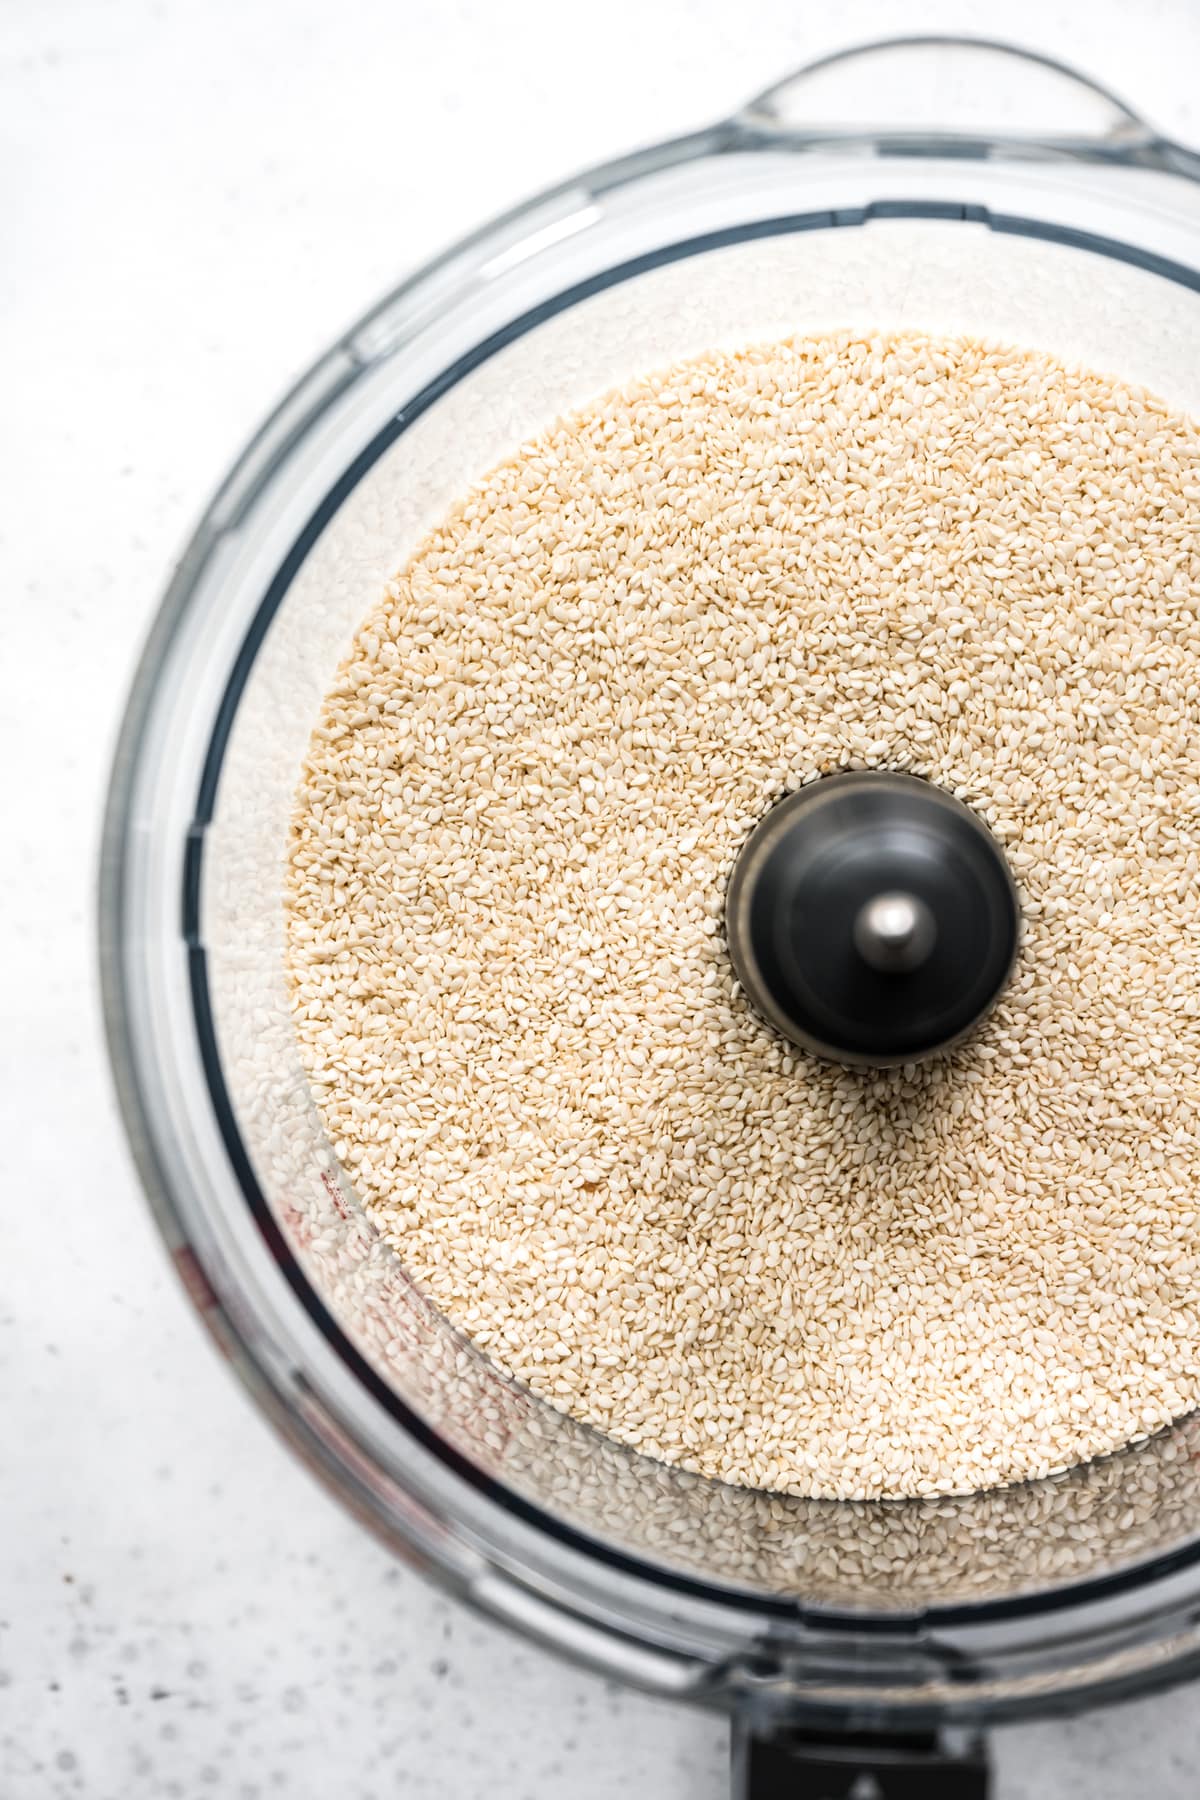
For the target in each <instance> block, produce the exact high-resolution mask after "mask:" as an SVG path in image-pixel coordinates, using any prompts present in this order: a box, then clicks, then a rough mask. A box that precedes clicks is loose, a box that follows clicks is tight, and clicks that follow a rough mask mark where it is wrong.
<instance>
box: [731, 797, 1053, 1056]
mask: <svg viewBox="0 0 1200 1800" xmlns="http://www.w3.org/2000/svg"><path fill="white" fill-rule="evenodd" d="M1018 927H1019V912H1018V907H1017V895H1016V889H1015V887H1014V885H1013V880H1012V876H1011V874H1010V873H1009V868H1008V864H1007V862H1006V861H1005V859H1004V853H1003V851H1002V850H1001V848H1000V846H999V844H998V843H997V842H996V840H995V838H994V837H993V836H992V834H991V832H990V831H989V830H988V829H987V826H986V825H985V824H984V823H983V821H982V820H981V819H980V818H978V817H977V816H976V814H975V813H973V812H972V811H971V809H970V808H969V807H967V806H964V805H963V803H962V801H961V800H957V799H955V798H954V796H953V795H952V794H948V793H946V792H944V790H942V789H941V788H938V787H935V786H934V785H933V784H932V783H931V782H928V781H922V780H920V779H919V778H918V777H917V776H914V775H901V774H895V773H892V772H889V771H884V770H864V771H854V772H851V773H848V774H843V775H830V776H826V777H825V778H824V779H823V780H821V781H816V782H813V783H812V784H811V785H810V786H808V787H804V788H800V789H798V790H797V792H796V793H794V794H789V795H788V797H787V799H786V800H783V801H781V802H780V803H779V805H778V806H776V807H775V808H774V809H773V810H772V811H771V812H770V813H768V814H767V816H766V817H765V818H764V819H763V820H762V822H761V823H760V824H759V825H758V826H756V827H755V829H754V831H753V832H752V833H751V835H750V837H749V838H748V839H747V841H746V844H745V846H744V847H743V849H742V852H741V855H740V856H739V857H738V860H737V863H736V864H735V866H734V870H733V873H732V875H731V877H730V882H729V892H728V895H727V898H726V905H725V931H726V938H727V941H728V944H729V953H730V957H731V958H732V961H733V965H734V968H735V970H736V972H737V975H738V978H739V980H740V981H741V983H742V986H743V987H744V989H745V991H746V995H747V998H748V999H749V1001H750V1003H751V1005H752V1006H754V1007H755V1008H756V1010H757V1011H758V1012H760V1013H761V1014H762V1016H763V1018H765V1019H766V1020H768V1021H769V1023H771V1024H772V1025H774V1026H775V1027H776V1028H777V1030H779V1031H781V1032H782V1033H783V1034H784V1036H785V1037H788V1038H790V1039H791V1040H792V1042H793V1043H796V1044H799V1045H800V1046H801V1047H802V1048H803V1049H805V1050H808V1051H811V1052H812V1053H813V1054H814V1055H817V1056H823V1057H826V1058H828V1059H830V1060H831V1061H834V1062H842V1063H850V1064H861V1065H871V1066H875V1067H886V1066H888V1065H890V1064H895V1063H906V1062H918V1061H920V1060H921V1059H922V1058H924V1057H927V1056H932V1055H933V1054H934V1052H935V1051H938V1050H944V1049H946V1048H947V1046H949V1045H950V1044H953V1043H956V1042H957V1041H958V1039H959V1038H961V1037H963V1036H965V1035H966V1033H967V1032H969V1031H970V1030H971V1029H972V1027H973V1026H975V1025H976V1024H978V1022H979V1021H980V1020H981V1019H982V1018H983V1017H984V1016H985V1015H986V1014H987V1013H988V1012H989V1011H990V1009H991V1007H992V1006H993V1005H994V1004H995V1001H996V999H997V997H998V996H999V994H1000V992H1001V990H1002V989H1003V987H1004V984H1005V982H1006V981H1007V980H1008V976H1009V973H1010V971H1011V969H1012V964H1013V958H1014V956H1015V954H1016V948H1017V935H1018Z"/></svg>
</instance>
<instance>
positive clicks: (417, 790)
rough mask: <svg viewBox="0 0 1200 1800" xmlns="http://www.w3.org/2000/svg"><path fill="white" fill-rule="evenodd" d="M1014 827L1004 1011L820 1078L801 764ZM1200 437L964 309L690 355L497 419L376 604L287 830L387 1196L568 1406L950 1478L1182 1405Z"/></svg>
mask: <svg viewBox="0 0 1200 1800" xmlns="http://www.w3.org/2000/svg"><path fill="white" fill-rule="evenodd" d="M845 767H878V768H892V769H910V770H914V771H916V772H917V773H919V774H922V775H925V776H928V777H929V778H931V779H932V780H934V781H937V782H940V783H941V784H942V785H943V786H945V787H946V788H948V789H949V790H950V791H952V792H953V793H956V794H958V795H960V796H961V797H962V798H963V799H965V800H967V801H968V802H970V803H971V804H973V805H975V806H976V807H977V808H978V809H979V810H980V811H981V812H982V814H983V815H984V816H985V817H986V818H987V820H988V821H989V823H990V824H991V826H992V827H993V829H994V830H995V831H996V832H997V834H998V835H999V837H1000V838H1001V840H1002V841H1003V842H1004V844H1005V845H1006V847H1007V850H1008V854H1009V856H1010V859H1011V862H1012V866H1013V869H1014V871H1015V874H1016V877H1017V880H1018V884H1019V886H1020V889H1021V896H1022V904H1023V911H1024V917H1025V921H1026V939H1025V943H1024V947H1023V950H1022V953H1021V956H1020V959H1019V963H1018V967H1017V970H1016V973H1015V976H1014V979H1013V982H1012V984H1011V987H1010V989H1009V990H1008V992H1007V994H1006V996H1005V998H1004V1000H1003V1002H1002V1004H1001V1005H1000V1007H999V1008H998V1010H997V1011H996V1013H995V1014H994V1015H993V1017H992V1018H991V1020H990V1021H989V1022H988V1024H987V1025H986V1026H985V1028H984V1029H983V1030H982V1031H981V1032H980V1033H979V1034H978V1035H977V1036H976V1037H975V1038H974V1039H973V1040H972V1041H971V1042H970V1043H969V1044H967V1045H966V1046H965V1047H964V1048H962V1049H960V1050H959V1051H957V1052H956V1053H954V1054H953V1055H952V1056H950V1057H948V1058H943V1059H941V1060H938V1061H935V1062H933V1063H932V1064H929V1065H926V1066H923V1067H921V1068H919V1069H916V1070H908V1071H893V1072H890V1073H884V1074H874V1075H873V1074H865V1075H864V1074H861V1073H849V1072H847V1071H844V1070H841V1069H837V1068H832V1067H828V1066H824V1065H822V1064H820V1063H817V1062H815V1061H810V1060H808V1059H806V1058H804V1057H803V1056H800V1055H798V1054H796V1055H793V1054H792V1053H791V1052H790V1051H789V1048H788V1046H787V1045H786V1044H784V1043H783V1042H782V1041H781V1040H780V1039H778V1038H777V1037H776V1036H774V1035H773V1034H772V1032H771V1031H770V1030H769V1029H767V1028H766V1027H765V1026H764V1025H763V1024H762V1023H761V1022H760V1021H759V1020H758V1019H757V1018H756V1017H755V1016H754V1014H753V1013H752V1012H751V1011H750V1010H749V1008H748V1007H747V1005H746V1003H745V1001H744V999H743V997H742V996H741V995H740V993H739V992H738V990H737V988H736V986H735V983H734V981H733V979H732V976H731V971H730V967H729V963H728V959H727V955H726V951H725V947H724V944H723V941H722V935H721V909H722V892H723V885H724V882H725V880H726V877H727V875H728V872H729V869H730V866H731V864H732V862H733V859H734V857H735V856H736V853H737V851H738V848H739V846H740V845H741V843H742V842H743V840H744V838H745V836H746V834H747V832H748V831H749V830H750V828H751V826H752V825H753V824H754V823H755V821H756V820H757V819H758V818H759V817H760V816H761V814H762V812H763V810H764V808H765V807H767V806H768V805H769V804H770V803H771V802H772V801H773V800H775V799H776V798H778V797H779V796H780V795H781V794H782V793H784V792H786V791H787V790H789V789H791V788H793V787H795V786H797V785H798V784H800V783H803V782H806V781H808V780H811V779H815V778H816V777H817V776H819V775H820V774H822V773H824V772H827V771H829V770H833V769H838V768H845ZM1198 882H1200V434H1198V432H1197V428H1196V426H1195V425H1194V424H1193V423H1191V422H1190V421H1188V420H1187V419H1185V418H1183V417H1180V416H1177V415H1175V414H1173V413H1172V412H1171V411H1170V410H1169V409H1168V408H1167V407H1166V406H1165V405H1163V404H1162V403H1161V402H1160V401H1158V400H1156V399H1154V398H1153V397H1151V396H1150V395H1148V394H1146V393H1144V392H1142V391H1139V390H1135V389H1132V388H1129V387H1124V386H1122V385H1121V384H1119V383H1118V382H1115V381H1113V380H1110V379H1108V378H1105V377H1102V376H1100V375H1097V374H1093V373H1088V372H1078V371H1070V370H1068V369H1066V368H1065V367H1063V366H1062V365H1061V364H1059V363H1058V362H1056V361H1054V360H1053V359H1051V358H1050V357H1048V356H1044V355H1041V354H1035V353H1031V352H1029V351H1025V350H1015V349H1006V348H1000V347H996V346H993V345H985V344H982V343H978V342H975V341H972V340H962V339H954V340H936V339H930V338H925V337H921V336H917V335H905V336H878V337H872V338H870V339H865V338H861V337H856V336H851V335H838V336H828V337H824V338H816V339H802V340H796V341H794V342H791V343H784V344H769V345H765V346H761V347H758V348H755V349H752V350H748V351H746V352H744V353H742V354H738V355H712V356H709V357H706V358H704V359H701V360H698V361H695V362H689V363H684V364H680V365H678V366H676V367H675V368H673V369H671V370H669V371H667V372H665V373H662V374H659V375H656V376H654V377H651V378H647V379H645V380H642V381H639V382H637V383H635V384H634V385H632V386H631V387H630V388H629V389H628V390H627V391H625V392H623V393H619V394H616V395H612V396H609V397H608V398H606V399H604V400H603V401H601V402H599V403H598V404H597V405H595V406H594V407H593V408H591V409H590V410H588V411H586V412H584V413H582V414H580V415H578V416H576V417H573V418H571V419H568V420H566V421H565V422H561V423H559V424H558V425H556V426H555V427H554V428H553V429H552V430H550V431H548V432H546V433H545V434H544V435H543V436H541V437H538V438H536V439H534V440H532V441H531V442H529V443H527V444H526V445H524V446H523V448H522V450H521V452H520V454H519V455H518V456H516V457H515V458H514V459H513V460H512V461H511V462H509V463H507V464H505V465H504V466H502V467H501V468H499V469H497V470H496V471H495V472H494V473H493V474H491V475H490V476H489V477H488V478H487V479H486V480H485V481H484V482H483V483H482V485H481V486H480V487H479V489H478V490H477V491H476V492H474V493H472V494H471V495H470V497H469V498H468V499H466V500H465V501H464V502H462V503H461V504H460V505H459V506H458V507H456V509H455V510H454V512H453V513H452V514H451V516H450V517H449V518H448V519H447V521H446V522H445V524H444V525H443V526H442V527H441V528H440V529H439V530H437V531H436V532H435V533H434V534H433V535H432V536H431V537H430V538H428V539H427V541H426V542H425V543H424V544H423V545H422V547H421V548H420V550H419V551H418V553H417V555H416V557H415V558H414V560H413V561H412V563H411V564H410V566H409V567H408V568H407V570H406V571H405V572H404V574H403V575H402V576H401V577H400V578H399V579H398V580H397V581H396V582H395V584H394V587H393V589H392V591H391V592H390V594H389V595H388V597H387V598H386V599H385V600H384V601H383V602H382V603H381V604H380V606H379V607H378V608H377V609H376V610H375V612H374V613H373V614H372V615H371V617H370V618H369V619H368V620H367V622H366V624H365V625H364V626H363V628H362V630H361V632H360V634H359V636H358V639H357V641H356V644H355V647H354V650H353V653H352V655H351V656H350V658H349V660H348V661H347V663H346V664H345V666H344V667H343V669H342V670H341V672H340V674H339V677H338V680H337V682H336V684H335V686H334V687H333V689H332V691H331V692H330V694H329V696H328V698H327V701H326V704H325V707H324V711H323V714H322V717H321V720H320V722H319V724H318V726H317V729H316V731H315V733H314V736H313V739H312V745H311V749H310V755H309V760H308V763H307V766H306V770H305V774H304V778H303V782H302V785H301V788H300V791H299V796H298V807H297V814H296V820H295V826H294V832H293V840H292V846H291V856H290V870H289V891H288V912H287V927H288V943H289V959H290V969H291V975H292V980H293V993H294V1011H295V1021H296V1028H297V1032H298V1034H299V1039H300V1043H301V1047H302V1052H303V1055H304V1058H305V1061H306V1066H307V1068H308V1070H309V1073H310V1077H311V1080H312V1084H313V1089H314V1093H315V1095H316V1097H317V1101H318V1104H319V1106H320V1107H321V1109H322V1112H323V1115H324V1118H325V1121H326V1124H327V1127H328V1130H329V1132H330V1135H331V1137H332V1139H333V1141H334V1144H335V1148H336V1150H337V1153H338V1155H339V1157H340V1158H341V1159H342V1161H343V1162H344V1165H345V1167H346V1169H347V1170H348V1172H349V1174H350V1176H351V1178H352V1180H353V1182H354V1184H355V1186H356V1187H357V1190H358V1192H359V1194H360V1195H361V1197H362V1199H363V1201H364V1203H365V1204H366V1206H367V1207H368V1208H369V1210H370V1211H371V1213H372V1214H373V1215H374V1217H375V1219H376V1221H377V1222H378V1224H379V1225H380V1227H381V1229H382V1230H383V1231H384V1233H385V1234H386V1236H387V1237H388V1238H389V1239H390V1241H391V1242H392V1243H393V1244H394V1246H395V1247H396V1249H397V1251H398V1252H399V1253H400V1255H401V1257H402V1258H403V1260H404V1262H405V1264H406V1265H407V1267H408V1268H409V1270H410V1271H411V1272H412V1273H413V1274H414V1275H415V1277H416V1278H417V1279H418V1280H419V1281H420V1282H422V1283H423V1284H424V1285H425V1287H426V1288H427V1289H428V1291H429V1292H430V1294H431V1295H432V1296H433V1298H434V1300H435V1301H436V1303H437V1304H438V1305H439V1306H440V1307H441V1308H442V1309H443V1310H444V1311H445V1312H446V1313H447V1314H448V1315H449V1316H450V1317H451V1318H452V1319H453V1320H455V1321H456V1322H457V1323H458V1324H459V1325H460V1326H462V1327H463V1328H464V1329H465V1330H466V1331H467V1332H468V1333H469V1334H470V1336H471V1337H472V1338H473V1339H474V1341H475V1342H476V1344H478V1345H480V1346H482V1347H483V1348H484V1349H485V1350H487V1351H488V1352H489V1353H490V1354H491V1355H492V1356H493V1357H494V1358H495V1359H496V1360H497V1361H498V1362H500V1363H501V1364H503V1365H504V1366H505V1367H507V1368H508V1369H510V1370H512V1371H513V1372H515V1373H516V1374H517V1375H519V1376H521V1377H522V1378H524V1379H525V1380H526V1381H527V1382H528V1383H529V1384H530V1386H531V1387H532V1388H534V1389H535V1390H536V1392H537V1393H539V1394H541V1395H543V1396H545V1398H546V1399H548V1400H550V1401H552V1402H553V1403H554V1404H555V1405H556V1406H558V1407H561V1408H564V1409H565V1410H567V1411H569V1412H571V1413H573V1414H575V1415H576V1416H577V1417H579V1418H581V1419H585V1420H588V1421H590V1422H592V1423H593V1424H595V1425H597V1426H599V1427H600V1428H601V1429H602V1430H604V1431H606V1432H609V1433H611V1434H612V1435H613V1436H615V1437H617V1438H619V1439H622V1440H623V1441H625V1442H626V1443H629V1444H633V1445H636V1446H638V1447H639V1448H640V1449H642V1450H643V1451H645V1452H647V1453H648V1454H650V1455H652V1456H655V1457H659V1458H663V1459H665V1460H667V1461H670V1462H676V1463H681V1464H683V1465H685V1466H686V1467H688V1468H692V1469H697V1470H700V1471H702V1472H703V1473H705V1474H708V1475H713V1476H720V1477H722V1478H724V1479H725V1480H727V1481H731V1482H739V1483H745V1484H749V1485H754V1486H761V1487H769V1488H775V1489H781V1490H786V1491H788V1492H792V1493H799V1494H807V1495H816V1496H837V1497H852V1496H853V1497H875V1496H887V1495H915V1494H931V1493H946V1494H949V1493H959V1492H968V1491H971V1490H974V1489H978V1488H986V1487H989V1486H994V1485H998V1484H1001V1483H1005V1482H1010V1481H1013V1480H1016V1479H1019V1478H1023V1477H1031V1476H1038V1475H1042V1474H1045V1473H1047V1472H1050V1471H1052V1470H1055V1469H1060V1468H1063V1467H1065V1466H1069V1465H1071V1464H1074V1463H1077V1462H1080V1461H1082V1460H1085V1459H1088V1458H1091V1457H1093V1456H1095V1455H1097V1454H1099V1453H1101V1452H1105V1451H1108V1450H1111V1449H1113V1448H1115V1447H1117V1446H1119V1445H1121V1444H1123V1443H1126V1442H1128V1441H1130V1440H1132V1439H1134V1438H1136V1437H1139V1436H1142V1435H1144V1434H1146V1433H1147V1432H1149V1431H1152V1430H1154V1429H1155V1428H1156V1427H1158V1426H1160V1425H1162V1424H1163V1423H1165V1422H1166V1421H1168V1420H1170V1419H1173V1418H1176V1417H1179V1416H1180V1415H1182V1414H1184V1413H1186V1412H1187V1411H1189V1410H1190V1409H1191V1408H1193V1407H1195V1406H1196V1405H1197V1404H1198V1403H1200V1106H1198V1104H1197V1102H1198V1099H1200V1095H1198V1091H1197V1090H1198V1082H1200V1077H1198V1070H1200V885H1198Z"/></svg>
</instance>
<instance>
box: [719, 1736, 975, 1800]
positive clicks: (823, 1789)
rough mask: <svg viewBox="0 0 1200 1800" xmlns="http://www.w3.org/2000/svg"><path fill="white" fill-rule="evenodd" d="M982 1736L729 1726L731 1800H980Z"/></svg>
mask: <svg viewBox="0 0 1200 1800" xmlns="http://www.w3.org/2000/svg"><path fill="white" fill-rule="evenodd" d="M990 1786H991V1770H990V1765H989V1762H988V1754H987V1747H986V1745H985V1743H984V1741H983V1739H982V1738H977V1737H968V1738H964V1739H963V1740H962V1741H961V1742H954V1741H953V1740H952V1739H950V1738H948V1737H946V1738H940V1737H939V1736H938V1735H937V1734H936V1733H934V1732H928V1733H920V1734H917V1735H914V1736H909V1735H904V1736H900V1735H896V1734H887V1735H879V1736H876V1735H875V1734H873V1733H872V1734H870V1735H867V1736H855V1735H854V1734H852V1733H847V1734H845V1735H843V1734H841V1733H838V1732H804V1731H780V1732H778V1733H772V1734H770V1735H766V1736H759V1735H757V1734H756V1733H754V1732H753V1731H751V1730H750V1729H749V1727H748V1726H746V1725H745V1724H744V1723H742V1722H741V1721H735V1723H734V1727H733V1800H987V1796H988V1791H989V1788H990Z"/></svg>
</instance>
